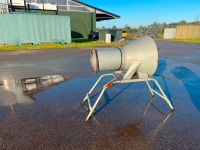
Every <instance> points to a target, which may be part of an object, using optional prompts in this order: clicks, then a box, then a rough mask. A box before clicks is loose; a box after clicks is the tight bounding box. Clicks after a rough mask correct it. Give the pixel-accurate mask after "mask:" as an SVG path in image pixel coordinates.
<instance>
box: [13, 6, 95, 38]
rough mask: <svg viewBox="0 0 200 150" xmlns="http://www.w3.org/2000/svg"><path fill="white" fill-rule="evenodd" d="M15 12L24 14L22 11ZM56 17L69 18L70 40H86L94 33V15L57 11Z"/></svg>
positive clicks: (53, 13) (50, 12) (51, 13)
mask: <svg viewBox="0 0 200 150" xmlns="http://www.w3.org/2000/svg"><path fill="white" fill-rule="evenodd" d="M16 11H23V12H24V10H16ZM30 12H32V13H40V14H44V15H56V11H43V10H30ZM58 15H60V16H69V17H70V22H71V35H72V38H88V35H89V34H90V33H91V32H95V31H96V14H95V13H90V12H67V11H59V12H58Z"/></svg>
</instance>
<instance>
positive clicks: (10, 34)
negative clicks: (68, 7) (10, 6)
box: [0, 14, 71, 44]
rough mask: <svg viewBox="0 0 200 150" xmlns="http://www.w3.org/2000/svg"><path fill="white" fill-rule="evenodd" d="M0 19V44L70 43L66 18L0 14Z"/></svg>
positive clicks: (68, 20) (68, 25) (69, 30)
mask: <svg viewBox="0 0 200 150" xmlns="http://www.w3.org/2000/svg"><path fill="white" fill-rule="evenodd" d="M0 19H1V22H0V35H1V36H0V44H23V43H44V42H61V43H70V42H71V28H70V18H69V17H66V16H65V17H64V16H51V15H32V14H0Z"/></svg>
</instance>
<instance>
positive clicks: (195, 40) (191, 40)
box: [170, 38, 200, 43]
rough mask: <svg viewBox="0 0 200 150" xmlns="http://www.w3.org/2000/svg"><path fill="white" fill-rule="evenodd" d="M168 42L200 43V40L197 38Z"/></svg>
mask: <svg viewBox="0 0 200 150" xmlns="http://www.w3.org/2000/svg"><path fill="white" fill-rule="evenodd" d="M170 41H176V42H193V43H200V38H197V39H171V40H170Z"/></svg>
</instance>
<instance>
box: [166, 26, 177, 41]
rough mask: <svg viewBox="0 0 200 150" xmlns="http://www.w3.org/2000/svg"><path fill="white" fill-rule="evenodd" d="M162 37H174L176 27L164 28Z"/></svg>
mask: <svg viewBox="0 0 200 150" xmlns="http://www.w3.org/2000/svg"><path fill="white" fill-rule="evenodd" d="M163 38H164V39H173V38H176V28H166V29H165V30H164V35H163Z"/></svg>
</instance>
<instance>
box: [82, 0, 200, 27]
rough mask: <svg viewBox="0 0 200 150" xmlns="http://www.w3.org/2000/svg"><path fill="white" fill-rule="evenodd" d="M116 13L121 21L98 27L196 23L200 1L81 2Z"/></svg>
mask: <svg viewBox="0 0 200 150" xmlns="http://www.w3.org/2000/svg"><path fill="white" fill-rule="evenodd" d="M81 1H83V2H86V3H88V4H91V5H94V6H96V7H99V8H102V9H105V10H107V11H110V12H113V13H116V14H118V15H120V16H121V18H120V19H116V20H110V21H102V22H100V23H97V26H98V27H102V26H106V27H112V26H113V25H117V26H118V27H124V26H125V25H126V24H129V25H130V26H132V27H138V26H139V25H148V24H151V23H153V22H167V23H170V22H177V21H181V20H186V21H195V20H196V18H197V16H199V18H200V0H81Z"/></svg>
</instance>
